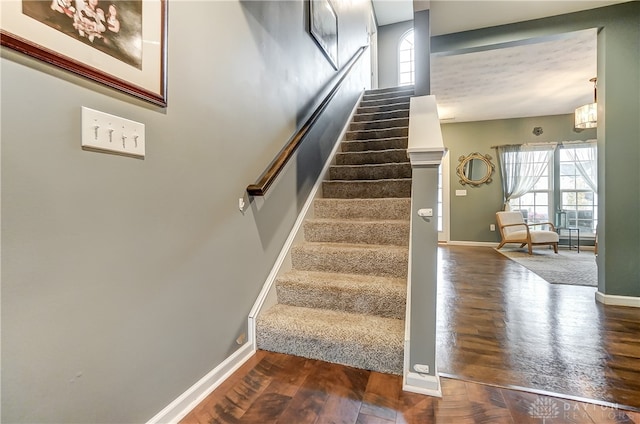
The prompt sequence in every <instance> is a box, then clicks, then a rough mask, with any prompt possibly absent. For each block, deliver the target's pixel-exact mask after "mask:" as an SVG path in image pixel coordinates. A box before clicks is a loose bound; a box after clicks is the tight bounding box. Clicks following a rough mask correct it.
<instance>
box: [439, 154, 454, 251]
mask: <svg viewBox="0 0 640 424" xmlns="http://www.w3.org/2000/svg"><path fill="white" fill-rule="evenodd" d="M450 157H451V155H450V154H449V150H447V151H446V152H445V154H444V156H443V157H442V163H441V164H440V166H441V167H442V168H441V169H442V231H440V232H438V243H446V242H448V241H449V239H450V238H451V231H450V223H451V213H450V205H451V197H450V189H451V183H450V176H449V172H450V170H449V163H450V161H449V158H450Z"/></svg>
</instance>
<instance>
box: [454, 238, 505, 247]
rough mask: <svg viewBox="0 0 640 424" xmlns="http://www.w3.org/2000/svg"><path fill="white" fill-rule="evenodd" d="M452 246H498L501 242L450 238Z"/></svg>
mask: <svg viewBox="0 0 640 424" xmlns="http://www.w3.org/2000/svg"><path fill="white" fill-rule="evenodd" d="M447 244H448V245H451V246H477V247H498V245H499V244H500V243H494V242H490V241H457V240H449V241H448V242H447Z"/></svg>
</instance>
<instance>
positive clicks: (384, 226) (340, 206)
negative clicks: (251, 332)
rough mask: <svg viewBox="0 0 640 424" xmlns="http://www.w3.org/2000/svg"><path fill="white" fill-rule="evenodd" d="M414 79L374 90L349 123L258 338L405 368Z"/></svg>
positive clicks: (389, 368) (266, 343) (301, 350)
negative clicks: (409, 150)
mask: <svg viewBox="0 0 640 424" xmlns="http://www.w3.org/2000/svg"><path fill="white" fill-rule="evenodd" d="M412 95H413V87H400V88H394V89H382V90H372V91H367V92H366V93H365V95H364V97H363V100H362V102H361V103H360V105H359V107H358V110H357V113H356V115H355V116H354V118H353V121H352V122H351V124H350V127H349V131H348V132H347V134H346V136H345V140H344V141H343V142H342V143H341V151H340V152H339V153H337V155H336V158H335V164H334V165H332V166H331V167H330V170H329V179H328V180H327V181H324V182H323V187H322V191H323V198H320V199H316V200H315V201H314V205H313V207H314V218H312V219H307V220H306V221H305V222H304V239H305V241H304V242H303V243H301V244H299V245H296V246H294V247H293V248H292V251H291V259H292V265H293V269H292V270H291V271H288V272H286V273H285V274H283V275H281V276H280V277H278V278H277V280H276V290H277V297H278V303H277V304H276V305H275V306H273V307H271V308H270V309H269V310H267V311H266V312H263V313H262V314H261V315H260V317H259V318H258V321H257V330H256V337H257V345H258V346H257V347H258V348H259V349H264V350H269V351H275V352H282V353H288V354H293V355H297V356H303V357H307V358H314V359H321V360H324V361H328V362H334V363H339V364H344V365H350V366H353V367H357V368H363V369H368V370H373V371H379V372H384V373H392V374H402V366H403V351H404V317H405V308H406V279H407V266H408V250H409V249H408V245H409V216H410V206H411V205H410V204H411V199H410V197H411V165H410V164H409V160H408V158H407V152H406V149H407V136H408V127H409V97H410V96H412Z"/></svg>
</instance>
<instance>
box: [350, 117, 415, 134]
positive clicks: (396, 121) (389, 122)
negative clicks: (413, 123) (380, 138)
mask: <svg viewBox="0 0 640 424" xmlns="http://www.w3.org/2000/svg"><path fill="white" fill-rule="evenodd" d="M400 127H409V117H402V118H391V119H381V120H378V121H368V122H352V123H351V124H349V131H365V130H376V129H385V128H400Z"/></svg>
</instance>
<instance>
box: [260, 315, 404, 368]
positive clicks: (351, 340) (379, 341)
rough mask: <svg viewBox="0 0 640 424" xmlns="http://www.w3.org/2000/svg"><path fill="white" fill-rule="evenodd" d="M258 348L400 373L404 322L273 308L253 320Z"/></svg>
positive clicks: (364, 316) (365, 316) (363, 316)
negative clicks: (254, 321) (255, 321)
mask: <svg viewBox="0 0 640 424" xmlns="http://www.w3.org/2000/svg"><path fill="white" fill-rule="evenodd" d="M256 326H257V331H256V333H257V334H256V336H257V337H256V341H257V347H258V348H259V349H263V350H268V351H273V352H280V353H286V354H289V355H297V356H302V357H305V358H312V359H319V360H323V361H327V362H333V363H338V364H344V365H349V366H352V367H356V368H361V369H367V370H373V371H378V372H382V373H391V374H401V373H402V366H403V354H404V353H403V352H404V321H403V320H400V319H395V318H383V317H377V316H372V315H364V314H352V313H347V312H340V311H332V310H327V309H314V308H301V307H296V306H289V305H280V304H278V305H275V306H273V307H272V308H271V309H269V310H268V311H266V312H265V313H264V314H262V315H261V316H260V317H259V318H258V320H257V324H256Z"/></svg>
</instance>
